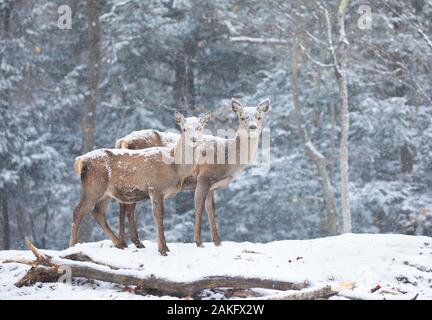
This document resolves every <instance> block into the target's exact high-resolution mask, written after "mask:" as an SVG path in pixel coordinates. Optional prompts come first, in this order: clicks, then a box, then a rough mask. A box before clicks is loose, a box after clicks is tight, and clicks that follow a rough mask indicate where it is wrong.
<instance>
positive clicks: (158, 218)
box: [150, 194, 169, 256]
mask: <svg viewBox="0 0 432 320" xmlns="http://www.w3.org/2000/svg"><path fill="white" fill-rule="evenodd" d="M150 198H151V201H152V207H153V208H152V209H153V217H154V219H155V223H156V227H157V239H158V251H159V253H160V254H161V255H163V256H166V255H167V251H169V249H168V247H167V245H166V241H165V232H164V226H163V196H162V195H160V194H152V195H150Z"/></svg>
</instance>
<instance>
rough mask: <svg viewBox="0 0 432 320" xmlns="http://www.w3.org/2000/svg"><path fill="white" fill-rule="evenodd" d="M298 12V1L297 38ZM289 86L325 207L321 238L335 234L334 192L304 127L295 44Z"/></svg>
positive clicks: (323, 160) (322, 162) (321, 220)
mask: <svg viewBox="0 0 432 320" xmlns="http://www.w3.org/2000/svg"><path fill="white" fill-rule="evenodd" d="M299 10H300V1H299V0H297V16H296V20H297V23H296V34H297V35H298V36H299V28H298V25H299V21H298V14H299ZM291 82H292V83H291V85H292V96H293V105H294V112H295V114H296V117H297V122H298V130H299V134H300V138H301V140H302V143H303V147H304V150H305V153H306V155H307V156H308V158H309V160H310V161H311V162H312V163H313V164H314V165H315V166H316V168H317V170H318V180H319V182H320V186H321V191H322V195H323V199H324V205H325V212H326V214H325V215H320V223H319V227H320V234H321V235H322V236H330V235H336V234H337V211H336V199H335V196H334V190H333V187H332V185H331V180H330V176H329V174H328V170H327V159H326V158H325V157H324V155H323V154H321V153H320V152H319V151H318V150H317V149H316V148H315V147H314V145H313V144H312V142H311V141H310V139H309V134H308V132H307V130H306V127H305V119H304V115H303V111H302V109H301V106H300V100H299V95H300V93H299V84H298V45H297V44H295V45H293V47H292V50H291Z"/></svg>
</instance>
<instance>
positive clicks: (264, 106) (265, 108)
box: [257, 99, 270, 112]
mask: <svg viewBox="0 0 432 320" xmlns="http://www.w3.org/2000/svg"><path fill="white" fill-rule="evenodd" d="M257 109H258V111H259V112H267V111H268V110H269V109H270V100H269V99H266V100H264V101H262V102H261V103H260V104H259V105H258V107H257Z"/></svg>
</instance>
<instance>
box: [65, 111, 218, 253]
mask: <svg viewBox="0 0 432 320" xmlns="http://www.w3.org/2000/svg"><path fill="white" fill-rule="evenodd" d="M209 119H210V114H209V113H207V114H204V115H202V116H200V117H188V118H185V117H184V116H183V115H182V114H180V113H179V112H176V113H175V122H176V123H177V124H178V125H179V126H180V128H181V136H180V139H178V141H177V142H176V144H175V146H174V147H153V148H147V149H141V150H129V149H98V150H94V151H91V152H88V153H86V154H84V155H82V156H79V157H77V158H76V159H75V162H74V168H75V172H76V174H77V175H78V176H80V177H81V194H80V200H79V202H78V204H77V205H76V207H75V208H74V211H73V223H72V228H71V235H70V241H69V246H74V245H75V244H76V243H77V237H78V230H79V225H80V222H81V221H82V219H83V217H84V216H85V214H86V213H88V212H89V211H90V210H92V208H93V210H92V215H93V217H94V218H95V219H96V221H97V222H98V224H99V225H100V227H101V228H102V230H103V231H104V233H105V234H106V235H107V237H108V238H109V239H110V240H111V241H112V242H113V244H114V246H116V247H121V245H122V244H121V243H120V241H119V238H117V236H116V235H115V234H114V233H113V231H112V230H111V228H110V227H109V226H108V224H107V222H106V217H105V214H106V208H107V205H108V203H109V201H110V199H111V198H113V199H115V200H117V201H118V202H119V203H123V204H132V203H136V202H138V201H141V200H143V199H148V198H150V200H151V202H152V211H153V217H154V220H155V223H156V226H157V244H158V251H159V253H160V254H161V255H162V256H166V255H167V252H168V251H169V248H168V246H167V245H166V240H165V233H164V227H163V211H164V206H163V205H164V200H165V199H167V198H169V197H172V196H174V195H175V194H176V193H178V192H179V191H180V190H181V186H182V184H183V181H184V180H185V178H187V177H188V176H190V175H192V173H193V171H194V168H195V164H194V163H193V161H192V163H189V162H187V163H185V162H184V160H183V158H184V157H185V155H186V154H187V153H188V152H194V150H195V148H196V147H197V146H198V145H199V144H200V143H201V141H202V133H203V129H204V126H205V125H206V124H207V122H208V121H209Z"/></svg>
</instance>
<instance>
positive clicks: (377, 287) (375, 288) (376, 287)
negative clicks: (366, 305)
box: [370, 284, 381, 293]
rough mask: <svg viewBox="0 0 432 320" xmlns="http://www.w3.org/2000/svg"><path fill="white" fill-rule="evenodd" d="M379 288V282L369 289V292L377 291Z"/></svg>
mask: <svg viewBox="0 0 432 320" xmlns="http://www.w3.org/2000/svg"><path fill="white" fill-rule="evenodd" d="M379 289H381V286H380V285H379V284H377V285H376V286H375V287H374V288H372V289H371V291H370V292H371V293H374V292H376V291H378V290H379Z"/></svg>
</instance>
